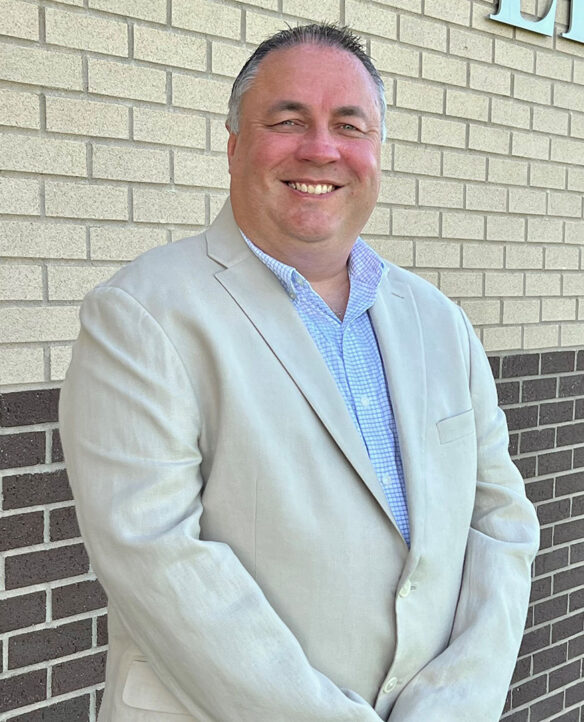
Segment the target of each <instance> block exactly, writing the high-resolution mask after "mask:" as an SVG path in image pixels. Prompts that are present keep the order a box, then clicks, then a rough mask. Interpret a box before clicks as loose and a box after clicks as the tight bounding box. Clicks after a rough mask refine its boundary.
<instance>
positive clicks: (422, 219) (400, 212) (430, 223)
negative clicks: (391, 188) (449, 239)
mask: <svg viewBox="0 0 584 722" xmlns="http://www.w3.org/2000/svg"><path fill="white" fill-rule="evenodd" d="M439 216H440V214H439V213H438V211H428V210H420V209H415V210H409V209H405V208H394V209H393V233H394V235H396V236H406V237H408V236H409V237H411V236H416V237H419V236H424V237H426V238H434V237H436V236H438V233H439Z"/></svg>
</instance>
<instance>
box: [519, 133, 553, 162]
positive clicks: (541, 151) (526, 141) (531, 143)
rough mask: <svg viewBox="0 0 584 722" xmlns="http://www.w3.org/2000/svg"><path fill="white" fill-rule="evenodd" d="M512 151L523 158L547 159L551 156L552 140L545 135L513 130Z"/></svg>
mask: <svg viewBox="0 0 584 722" xmlns="http://www.w3.org/2000/svg"><path fill="white" fill-rule="evenodd" d="M511 153H512V154H513V155H516V156H519V157H521V158H537V159H539V160H547V159H548V158H549V157H550V141H549V138H546V136H544V135H536V134H535V133H519V132H518V131H514V132H513V137H512V139H511Z"/></svg>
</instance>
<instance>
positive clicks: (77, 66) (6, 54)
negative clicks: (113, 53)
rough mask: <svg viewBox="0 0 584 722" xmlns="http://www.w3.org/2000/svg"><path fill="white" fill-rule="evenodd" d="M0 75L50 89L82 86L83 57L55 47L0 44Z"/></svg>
mask: <svg viewBox="0 0 584 722" xmlns="http://www.w3.org/2000/svg"><path fill="white" fill-rule="evenodd" d="M0 78H2V79H3V80H11V81H12V82H14V83H26V84H27V85H44V86H47V87H48V88H66V89H67V90H82V89H83V77H82V68H81V57H80V56H78V55H72V54H71V53H65V52H60V51H57V50H53V49H51V50H44V49H41V48H33V47H20V46H18V45H8V44H4V43H0Z"/></svg>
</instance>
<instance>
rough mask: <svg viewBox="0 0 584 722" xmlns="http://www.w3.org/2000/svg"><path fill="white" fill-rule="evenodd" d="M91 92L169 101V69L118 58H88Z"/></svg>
mask: <svg viewBox="0 0 584 722" xmlns="http://www.w3.org/2000/svg"><path fill="white" fill-rule="evenodd" d="M88 64H89V92H90V93H99V94H100V95H113V96H114V97H118V98H133V99H135V100H149V101H151V102H153V103H165V102H166V72H165V71H164V70H155V69H153V68H144V67H141V66H138V65H128V64H127V63H122V62H117V61H115V60H99V59H97V58H89V60H88Z"/></svg>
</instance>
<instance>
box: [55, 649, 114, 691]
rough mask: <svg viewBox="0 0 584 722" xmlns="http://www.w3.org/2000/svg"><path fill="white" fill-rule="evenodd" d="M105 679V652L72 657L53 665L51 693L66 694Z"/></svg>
mask: <svg viewBox="0 0 584 722" xmlns="http://www.w3.org/2000/svg"><path fill="white" fill-rule="evenodd" d="M104 679H105V652H98V654H91V655H89V656H88V657H81V658H77V659H72V660H71V661H70V662H63V663H62V664H56V665H55V666H54V667H53V686H52V689H53V694H54V695H58V694H66V693H67V692H72V691H73V690H75V689H82V688H83V687H92V686H93V685H95V684H100V683H101V682H103V681H104Z"/></svg>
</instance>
